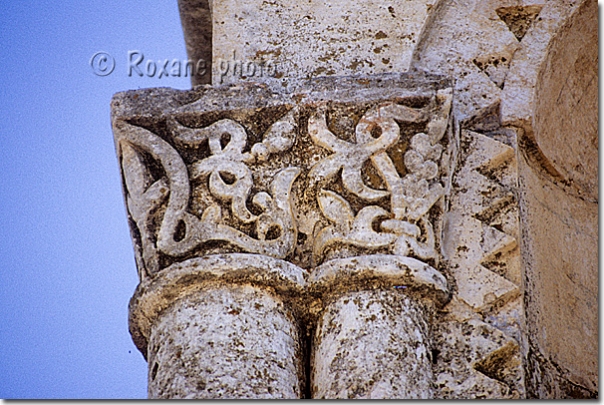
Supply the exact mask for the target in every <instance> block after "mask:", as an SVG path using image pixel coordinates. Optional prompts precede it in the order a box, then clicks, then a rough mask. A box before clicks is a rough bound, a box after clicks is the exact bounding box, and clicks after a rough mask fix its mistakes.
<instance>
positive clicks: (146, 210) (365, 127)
mask: <svg viewBox="0 0 604 405" xmlns="http://www.w3.org/2000/svg"><path fill="white" fill-rule="evenodd" d="M449 86H450V83H449V81H448V80H445V79H443V78H440V77H434V76H423V75H419V74H411V75H382V76H369V77H365V78H334V79H327V78H324V79H319V80H316V81H309V82H307V83H304V84H300V85H299V86H298V87H297V88H296V89H295V91H294V92H292V93H280V92H276V91H273V90H271V89H270V87H268V86H262V85H255V84H242V85H240V86H233V87H223V88H215V87H209V86H208V87H201V88H197V89H195V90H192V91H190V92H183V91H176V90H169V89H149V90H139V91H131V92H126V93H122V94H118V95H116V96H115V98H114V100H113V105H112V111H113V129H114V133H115V140H116V145H117V152H118V156H119V160H120V163H121V168H122V176H123V184H124V193H125V197H126V198H125V199H126V205H127V208H128V216H129V220H130V226H131V230H132V236H133V241H134V245H135V253H136V260H137V266H138V270H139V276H140V279H141V282H140V285H139V286H138V288H137V291H136V293H135V295H134V297H133V298H132V301H131V304H130V329H131V333H132V336H133V339H134V341H135V342H136V344H137V346H138V347H139V349H140V350H141V352H142V353H143V354H144V355H145V356H146V358H147V359H148V361H149V396H150V397H151V398H300V397H302V396H307V395H308V390H307V389H306V388H305V387H307V386H308V385H309V384H311V383H312V384H315V385H316V387H317V388H316V389H315V390H314V391H315V392H314V395H315V396H325V397H339V396H342V395H345V396H346V397H348V396H349V395H352V396H353V397H359V398H361V397H364V396H366V395H365V394H366V392H364V391H362V388H359V389H360V390H361V391H358V392H356V393H355V392H353V391H350V390H349V389H348V382H347V381H348V380H356V381H358V380H359V379H360V378H361V375H360V374H358V373H359V372H360V371H354V370H353V369H352V368H351V369H350V373H349V374H348V375H346V376H344V375H342V376H340V377H337V376H326V375H325V373H327V374H328V375H329V374H330V373H331V371H330V370H329V369H326V370H324V369H321V367H322V366H323V365H325V366H327V365H330V364H331V363H332V362H333V359H332V357H333V356H336V355H337V353H338V352H346V351H347V350H348V348H347V347H346V345H345V344H343V343H342V342H341V341H340V339H339V337H334V336H332V333H333V331H332V330H331V329H330V326H329V325H330V323H335V324H340V325H347V324H346V319H345V318H346V316H348V312H347V311H348V307H347V306H346V305H347V304H346V303H345V300H346V299H351V300H352V302H357V301H358V302H361V303H363V304H364V306H363V308H360V307H359V309H358V311H360V312H359V313H360V316H361V317H363V319H365V318H367V322H366V324H364V325H359V327H358V328H357V329H356V332H354V333H366V332H367V333H371V335H375V336H369V335H365V336H364V337H363V338H362V339H360V337H359V339H360V340H359V344H360V345H359V346H358V347H357V349H356V350H365V349H366V350H367V351H370V352H371V353H373V356H374V357H373V358H372V357H371V356H369V357H367V358H366V359H365V360H364V362H362V363H359V368H358V369H357V370H367V371H368V372H373V373H374V374H375V375H374V383H375V384H374V385H375V387H374V386H372V387H371V389H370V390H367V395H369V396H371V397H374V398H377V397H380V398H393V397H401V398H403V397H404V398H407V397H409V398H411V397H429V396H430V395H431V391H430V386H431V381H432V376H431V370H430V360H429V359H430V328H429V326H428V325H429V314H430V312H431V309H430V307H431V305H432V304H431V302H435V303H438V305H441V304H442V303H443V302H444V301H446V300H447V299H448V286H447V283H446V280H445V278H444V276H443V275H442V274H441V273H440V270H437V268H438V267H439V260H440V256H439V253H438V250H439V246H440V226H441V224H440V218H441V214H442V212H444V208H445V207H444V196H445V190H446V188H447V187H448V181H449V178H450V173H451V170H450V163H449V162H450V161H451V157H452V150H453V149H452V148H453V147H454V145H455V140H454V136H455V132H454V131H453V130H452V129H451V127H450V125H449V110H450V107H451V99H452V94H451V91H450V87H449ZM309 277H310V278H309ZM309 282H310V284H309ZM395 286H400V287H401V289H400V290H399V289H395V288H394V287H395ZM402 287H408V291H405V292H402V290H403V288H402ZM374 290H375V291H374ZM406 293H409V299H407V300H406V299H405V298H404V297H405V295H404V294H406ZM317 300H318V301H317ZM367 304H369V307H368V308H367V307H366V305H367ZM317 308H324V312H322V311H319V314H318V313H317ZM382 311H384V313H382ZM392 311H398V315H393V312H392ZM386 314H389V315H386ZM317 315H320V320H319V325H320V326H319V329H318V331H317V334H316V337H315V341H314V343H313V344H314V350H315V352H314V353H315V354H314V359H315V360H314V361H313V367H314V368H313V369H312V375H311V381H307V380H306V376H307V375H308V374H309V373H311V370H309V369H308V368H305V367H304V366H303V365H305V364H306V363H307V361H308V360H309V357H308V356H309V354H310V351H309V345H310V342H308V339H307V334H306V333H307V331H309V330H312V326H313V325H314V324H315V323H316V321H317ZM372 315H375V316H376V319H372ZM330 317H331V318H333V321H332V322H329V319H330ZM380 326H383V327H385V328H387V329H388V330H387V331H383V330H381V327H380ZM363 328H367V329H366V331H364V330H363ZM354 333H353V331H351V332H350V338H354V337H355V335H354ZM418 334H419V335H418ZM334 339H335V341H337V342H336V344H335V346H334V345H330V344H328V342H330V341H334ZM409 339H412V340H409ZM372 342H373V343H374V345H372V344H371V343H372ZM410 342H413V343H412V344H411V346H410ZM338 345H341V347H339V346H338ZM382 350H385V353H391V354H392V355H394V353H399V354H400V353H402V352H403V351H406V352H407V353H408V355H406V356H399V355H396V356H395V357H393V358H392V359H390V358H388V357H380V356H379V353H380V352H381V351H382ZM350 353H351V354H352V353H354V351H350ZM342 360H343V361H345V362H348V363H350V358H349V357H348V358H343V359H342ZM390 360H392V361H393V362H392V363H391V364H389V362H390ZM379 368H382V371H380V372H377V370H378V369H379ZM322 370H323V371H322ZM376 373H377V374H376ZM419 376H421V379H422V381H424V384H423V385H421V384H420V385H416V386H415V387H412V386H411V385H410V384H409V381H411V380H415V379H417V378H419ZM330 381H333V382H334V384H336V390H335V391H334V390H333V389H332V384H331V382H330ZM328 382H329V384H330V385H329V386H325V387H323V385H322V384H323V383H328ZM338 384H339V385H338ZM339 386H342V387H344V386H345V388H343V391H342V389H340V388H338V387H339ZM330 390H331V391H330ZM341 391H342V392H345V394H342V393H341Z"/></svg>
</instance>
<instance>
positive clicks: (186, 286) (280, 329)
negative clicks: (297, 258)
mask: <svg viewBox="0 0 604 405" xmlns="http://www.w3.org/2000/svg"><path fill="white" fill-rule="evenodd" d="M302 276H303V274H302V270H301V269H299V268H297V267H296V266H293V265H291V264H287V263H285V262H281V261H278V260H276V259H271V258H267V257H261V256H257V255H241V254H239V255H237V254H235V255H215V256H207V257H205V258H199V259H190V260H188V261H185V262H183V263H178V264H175V265H172V266H170V267H168V268H167V269H165V271H164V272H163V273H162V274H160V275H159V276H158V277H156V278H155V279H154V280H152V281H148V282H143V283H141V284H140V285H139V287H138V289H137V292H136V294H135V295H134V297H133V298H132V301H131V304H130V328H131V332H132V335H133V337H134V339H135V342H136V344H137V345H138V347H139V349H141V351H143V353H144V354H146V358H147V360H148V362H149V377H148V382H149V386H148V387H149V388H148V392H149V398H163V399H169V398H174V399H176V398H189V399H215V398H231V399H236V398H256V399H271V398H281V399H295V398H301V396H302V394H303V392H304V380H305V379H304V366H303V352H302V350H303V348H302V347H301V344H300V329H299V323H298V319H296V317H297V316H296V314H295V310H293V306H292V301H291V300H289V301H288V300H284V299H283V298H282V297H281V296H282V295H284V294H286V293H287V292H289V294H293V293H297V294H300V289H301V288H302V287H303V285H304V278H303V277H302Z"/></svg>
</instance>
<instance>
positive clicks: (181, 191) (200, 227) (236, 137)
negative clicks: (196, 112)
mask: <svg viewBox="0 0 604 405" xmlns="http://www.w3.org/2000/svg"><path fill="white" fill-rule="evenodd" d="M291 120H292V118H291V115H288V116H286V117H284V119H283V120H281V121H279V122H277V123H275V124H274V125H273V126H271V128H270V129H269V130H268V131H267V133H266V134H265V137H264V140H263V142H262V143H259V144H256V145H254V148H252V150H251V152H249V153H243V152H242V151H243V148H244V146H245V145H246V140H247V135H246V132H245V129H244V128H243V127H242V126H241V125H240V124H238V123H237V122H235V121H233V120H229V119H225V120H220V121H217V122H215V123H213V124H212V125H210V126H208V127H205V128H199V129H194V128H187V127H184V126H182V125H180V124H178V123H177V122H176V121H175V120H173V119H170V120H169V122H168V124H169V125H168V126H169V128H170V129H171V130H172V133H173V139H174V141H175V143H176V144H178V145H181V146H188V147H195V146H199V145H200V144H201V143H202V142H205V141H207V142H208V145H209V149H210V153H211V156H209V157H207V158H205V159H203V160H199V161H196V162H194V163H193V164H192V165H191V166H190V175H189V174H188V170H187V166H186V165H185V162H184V161H183V159H182V157H181V156H180V155H179V153H178V152H177V151H176V149H174V148H173V147H172V146H171V145H170V144H169V143H168V142H166V141H165V140H164V139H162V138H161V137H159V136H158V135H155V134H154V133H152V132H151V131H149V130H146V129H144V128H140V127H136V126H130V127H129V128H128V130H127V131H125V132H124V136H123V138H122V139H121V142H120V147H121V156H122V165H123V166H124V167H127V170H124V178H125V184H126V188H127V190H128V198H127V205H128V210H129V212H130V214H131V216H132V218H133V219H134V221H135V223H136V225H137V227H138V229H139V231H140V232H141V239H142V241H141V244H142V251H143V252H142V256H143V261H144V264H145V267H146V268H147V271H149V272H150V273H151V274H152V273H154V272H156V271H157V270H159V262H158V253H163V254H166V255H170V256H182V255H185V254H187V253H189V252H191V251H192V250H194V249H195V248H197V247H198V246H200V245H201V244H203V243H205V242H208V241H224V242H228V243H230V244H232V245H235V246H237V247H238V248H240V249H242V250H243V251H246V252H250V253H259V254H264V255H268V256H273V257H277V258H283V257H285V256H287V255H288V253H289V252H290V251H291V249H292V248H293V246H294V243H295V240H296V224H295V223H294V221H293V217H292V212H291V203H290V194H291V186H292V183H293V182H294V180H295V179H296V177H297V176H298V174H299V172H300V170H299V169H298V168H296V167H288V168H285V169H282V170H280V171H279V172H277V173H276V174H275V176H274V178H273V180H272V182H271V186H270V194H269V193H267V192H265V191H260V192H258V193H256V194H255V195H254V196H253V198H252V201H251V202H252V204H253V205H254V207H255V208H256V209H257V210H258V211H260V214H258V215H254V214H252V213H251V212H250V211H249V209H248V208H247V206H246V200H247V199H248V197H249V195H250V192H251V189H252V186H253V180H252V173H251V171H250V169H249V167H248V166H247V164H248V163H253V162H254V161H256V160H263V159H266V158H267V157H268V156H269V155H270V154H271V153H279V152H282V151H284V150H287V149H288V148H289V147H291V145H292V143H293V141H294V136H295V134H294V132H293V129H294V128H293V124H292V123H291ZM225 135H227V137H228V138H229V141H228V143H227V144H226V146H224V147H223V146H222V144H221V140H222V139H224V136H225ZM139 151H142V152H144V153H147V154H149V155H150V156H151V157H152V158H153V159H155V160H156V161H157V162H159V164H160V165H161V167H162V169H163V170H164V171H165V177H162V178H160V179H158V180H156V181H155V182H153V183H152V184H150V183H151V178H152V176H151V173H150V171H149V169H148V168H147V167H146V166H145V163H144V160H143V157H142V154H141V153H140V152H139ZM190 179H192V180H197V179H201V180H202V184H207V187H208V188H209V191H210V193H211V195H212V196H213V197H215V198H216V200H217V201H216V203H214V204H211V205H209V206H208V207H207V208H206V209H205V210H204V211H203V214H202V215H201V217H200V218H199V217H197V216H195V215H193V214H191V213H190V212H189V211H188V206H189V200H190V197H191V186H190ZM203 180H206V182H204V181H203ZM168 195H169V197H168V203H167V206H166V209H165V212H164V214H163V219H162V220H161V223H160V226H159V231H157V233H156V242H155V243H154V241H153V232H152V231H151V226H152V224H151V223H150V215H151V213H152V212H153V211H154V210H155V209H157V208H158V207H159V206H160V205H161V204H162V202H163V201H164V200H165V198H166V197H167V196H168ZM220 202H226V203H229V204H230V209H231V212H232V213H233V215H234V217H235V218H237V219H238V220H239V221H241V222H242V223H244V224H250V223H251V224H255V237H252V236H250V235H248V234H246V233H244V232H242V231H240V230H238V229H236V228H234V227H233V226H230V225H227V224H225V223H224V222H223V215H222V210H223V208H222V207H221V205H220Z"/></svg>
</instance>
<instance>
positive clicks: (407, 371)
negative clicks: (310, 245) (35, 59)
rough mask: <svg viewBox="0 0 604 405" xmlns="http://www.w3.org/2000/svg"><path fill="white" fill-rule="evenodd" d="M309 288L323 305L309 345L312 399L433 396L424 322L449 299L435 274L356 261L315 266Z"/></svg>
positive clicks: (405, 263) (405, 265) (393, 262)
mask: <svg viewBox="0 0 604 405" xmlns="http://www.w3.org/2000/svg"><path fill="white" fill-rule="evenodd" d="M311 288H316V289H317V290H319V291H322V292H323V295H322V298H323V302H324V304H323V305H324V309H323V310H322V311H321V313H320V315H319V319H318V325H317V329H316V332H315V335H314V341H313V356H312V362H311V370H312V371H311V381H312V387H311V389H312V396H313V398H320V399H397V398H398V399H426V398H432V397H433V394H434V392H433V381H434V377H433V375H432V341H431V340H432V334H431V327H430V322H431V318H432V315H433V311H434V308H435V307H436V306H438V307H442V306H443V305H444V304H446V302H447V301H448V297H449V291H448V287H447V282H446V280H445V278H444V277H443V276H442V274H440V273H439V272H438V271H436V270H435V269H433V268H432V267H430V266H428V265H426V264H423V263H422V262H420V261H419V260H414V259H411V258H397V257H394V256H387V255H374V256H363V257H355V258H352V259H344V260H335V261H331V262H328V263H327V265H324V266H321V267H319V268H318V269H317V270H315V272H314V273H313V277H311Z"/></svg>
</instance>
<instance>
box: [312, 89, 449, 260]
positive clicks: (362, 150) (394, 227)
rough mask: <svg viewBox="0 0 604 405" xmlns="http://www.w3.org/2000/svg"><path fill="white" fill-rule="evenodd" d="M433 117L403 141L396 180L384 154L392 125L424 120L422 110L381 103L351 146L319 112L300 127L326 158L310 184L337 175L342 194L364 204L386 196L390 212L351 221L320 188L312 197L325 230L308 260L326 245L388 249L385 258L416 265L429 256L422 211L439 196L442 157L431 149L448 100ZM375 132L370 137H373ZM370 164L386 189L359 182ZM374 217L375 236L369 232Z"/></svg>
mask: <svg viewBox="0 0 604 405" xmlns="http://www.w3.org/2000/svg"><path fill="white" fill-rule="evenodd" d="M440 96H441V99H444V100H441V102H442V105H441V113H440V114H439V115H438V116H437V117H435V118H436V119H435V120H434V121H435V122H431V124H432V125H428V131H427V132H428V133H427V134H426V133H423V132H420V133H417V134H416V135H414V136H413V137H412V138H411V140H410V148H409V150H407V151H406V152H405V154H404V164H405V168H406V169H407V173H406V174H405V175H404V176H402V177H401V175H400V174H399V172H398V171H397V169H396V166H395V165H394V163H393V162H392V160H391V158H390V157H389V156H388V154H387V153H386V150H387V149H388V148H389V147H391V146H392V145H394V144H395V143H396V142H398V141H399V139H400V127H399V124H398V123H399V122H400V123H418V122H420V121H425V120H426V119H427V117H426V115H425V114H424V111H422V110H418V109H414V108H410V107H406V106H403V105H399V104H396V103H385V104H382V105H379V106H377V107H375V108H372V109H370V110H369V111H367V112H366V113H365V114H364V115H363V117H362V118H361V119H360V121H359V123H358V124H357V126H356V131H355V135H356V141H357V143H356V144H353V143H350V142H346V141H343V140H340V139H338V138H336V136H335V135H334V134H333V133H332V132H331V131H330V130H329V128H328V127H327V123H326V119H325V113H324V112H322V111H318V112H317V113H316V114H315V115H314V116H312V117H311V118H310V119H309V121H308V131H309V135H310V137H311V138H312V140H313V141H314V142H315V143H316V144H318V145H320V146H322V147H324V148H326V149H328V150H329V151H331V152H334V153H333V154H332V155H330V156H329V157H327V158H326V159H324V160H323V161H321V162H319V163H317V164H316V165H315V166H313V167H312V169H311V171H310V177H311V178H312V179H313V181H315V182H319V181H321V179H324V178H329V177H333V176H335V175H336V174H337V173H339V171H340V169H342V170H341V178H342V184H343V186H344V188H345V189H346V190H347V191H348V192H350V193H352V194H354V195H356V196H357V197H359V198H361V199H364V200H367V201H369V202H373V201H377V200H379V199H381V198H383V197H385V196H387V195H390V207H391V213H390V212H388V211H386V210H384V209H383V208H381V207H379V206H377V205H370V206H366V207H363V208H362V209H361V210H359V212H358V213H357V215H356V216H355V215H354V213H353V211H352V209H351V206H350V204H349V203H348V202H347V201H346V200H345V199H344V198H343V197H342V196H340V195H338V194H336V193H335V192H333V191H328V190H324V189H322V190H321V191H320V193H319V195H318V202H319V207H320V209H321V211H322V213H323V215H324V216H325V217H326V218H327V219H329V220H330V221H331V222H332V223H333V225H332V226H328V227H326V228H324V229H323V230H322V231H321V232H320V233H319V234H318V235H317V238H316V241H315V245H314V251H313V254H314V256H315V261H316V262H319V261H320V260H321V259H322V257H323V255H324V252H325V250H326V249H327V248H328V247H330V246H331V245H334V244H347V245H352V246H356V247H361V248H368V249H376V248H384V247H390V250H391V253H393V254H396V255H401V256H409V255H414V256H416V257H418V258H420V259H423V260H427V259H433V258H435V257H436V256H437V253H436V250H435V236H434V229H433V226H432V223H431V222H430V220H429V219H428V218H427V214H428V212H429V210H430V209H431V208H432V206H434V204H435V203H436V202H437V201H438V200H439V199H440V198H441V197H442V196H443V195H444V192H445V189H444V187H443V185H442V184H440V183H439V180H438V179H437V176H438V175H439V173H440V171H439V166H438V163H437V162H438V161H439V159H440V157H441V154H442V152H443V146H442V145H441V144H439V143H438V142H440V141H441V140H442V138H443V135H444V134H445V130H446V122H447V119H448V111H449V109H450V102H451V98H450V94H447V95H446V94H441V95H440ZM376 131H377V133H379V136H377V138H376V137H375V136H373V135H372V134H374V133H376ZM368 159H370V160H371V163H372V164H373V165H374V167H375V168H376V169H377V172H378V173H379V175H380V177H381V178H382V179H383V181H384V183H385V184H386V188H387V191H386V190H375V189H372V188H370V187H368V186H367V185H365V184H364V183H363V181H362V177H361V168H362V167H363V165H364V164H365V162H366V161H367V160H368ZM379 218H390V219H386V220H384V221H382V222H381V224H380V231H376V230H375V229H374V224H375V222H376V220H378V219H379Z"/></svg>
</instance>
